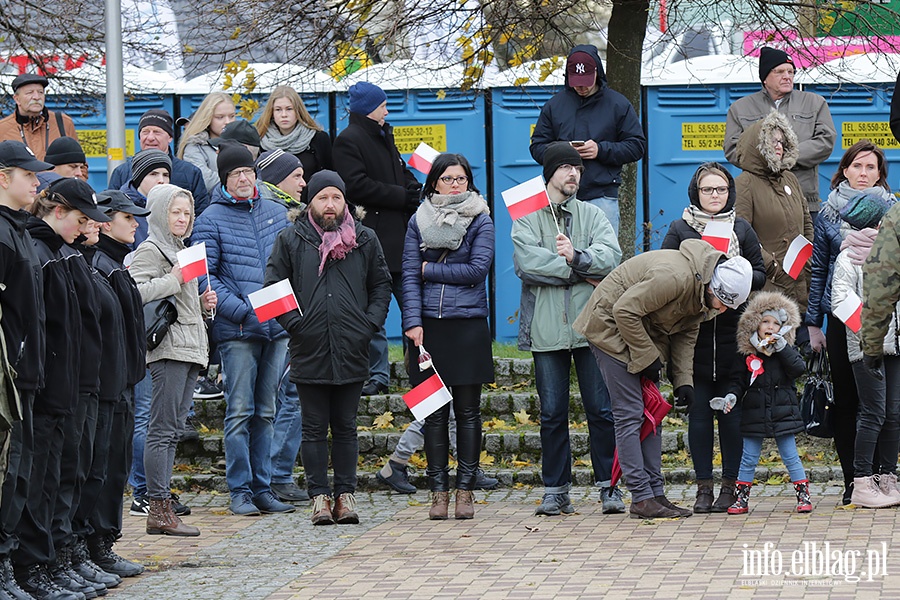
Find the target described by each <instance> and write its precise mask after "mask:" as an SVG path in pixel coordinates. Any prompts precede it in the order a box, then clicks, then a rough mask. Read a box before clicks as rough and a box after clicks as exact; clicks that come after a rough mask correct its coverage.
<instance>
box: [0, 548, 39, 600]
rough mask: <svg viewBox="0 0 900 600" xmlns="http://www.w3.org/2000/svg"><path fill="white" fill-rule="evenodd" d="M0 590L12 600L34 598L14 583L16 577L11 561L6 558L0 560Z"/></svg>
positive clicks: (31, 599)
mask: <svg viewBox="0 0 900 600" xmlns="http://www.w3.org/2000/svg"><path fill="white" fill-rule="evenodd" d="M0 590H3V591H4V592H6V595H7V596H9V597H10V598H13V599H14V600H33V599H34V596H32V595H31V594H29V593H28V592H26V591H25V590H23V589H22V588H21V587H20V586H19V582H18V581H16V575H15V573H13V566H12V561H10V560H9V557H8V556H5V557H3V558H2V559H0Z"/></svg>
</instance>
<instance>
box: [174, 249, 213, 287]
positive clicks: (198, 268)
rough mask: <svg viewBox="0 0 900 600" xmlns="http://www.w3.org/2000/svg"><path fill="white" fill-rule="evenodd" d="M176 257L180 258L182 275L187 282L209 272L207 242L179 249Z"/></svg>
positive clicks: (179, 264) (179, 263)
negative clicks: (207, 266)
mask: <svg viewBox="0 0 900 600" xmlns="http://www.w3.org/2000/svg"><path fill="white" fill-rule="evenodd" d="M175 258H176V259H178V266H179V267H181V275H182V277H184V280H185V282H188V281H191V280H193V279H196V278H198V277H200V276H201V275H206V274H207V273H208V272H209V269H207V268H206V242H200V243H199V244H197V245H195V246H191V247H190V248H185V249H184V250H181V251H179V252H178V254H176V255H175Z"/></svg>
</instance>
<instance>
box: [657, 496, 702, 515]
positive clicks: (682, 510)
mask: <svg viewBox="0 0 900 600" xmlns="http://www.w3.org/2000/svg"><path fill="white" fill-rule="evenodd" d="M654 500H656V502H657V503H658V504H660V505H662V506H665V507H666V508H668V509H669V510H674V511H675V512H677V513H678V516H679V517H689V516H691V515H692V514H694V513H693V512H691V510H690V509H689V508H681V507H680V506H678V505H677V504H672V503H671V502H669V499H668V498H666V497H665V496H657V497H656V498H654Z"/></svg>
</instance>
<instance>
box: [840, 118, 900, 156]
mask: <svg viewBox="0 0 900 600" xmlns="http://www.w3.org/2000/svg"><path fill="white" fill-rule="evenodd" d="M861 140H869V141H870V142H872V143H873V144H875V145H876V146H878V147H879V148H882V149H888V148H890V149H892V150H897V149H900V142H898V141H897V139H896V138H895V137H894V134H893V133H891V127H890V123H888V122H887V121H845V122H844V123H842V124H841V149H843V150H846V149H847V148H849V147H850V146H852V145H853V144H855V143H856V142H859V141H861Z"/></svg>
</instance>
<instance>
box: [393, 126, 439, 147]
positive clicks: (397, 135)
mask: <svg viewBox="0 0 900 600" xmlns="http://www.w3.org/2000/svg"><path fill="white" fill-rule="evenodd" d="M421 142H425V143H426V144H428V145H429V146H431V147H432V148H434V149H435V150H437V151H438V152H446V151H447V126H446V125H444V124H434V125H397V126H396V127H394V143H395V144H397V150H399V151H400V154H412V153H413V152H415V151H416V147H418V145H419V144H420V143H421Z"/></svg>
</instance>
